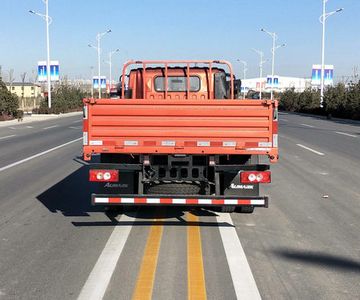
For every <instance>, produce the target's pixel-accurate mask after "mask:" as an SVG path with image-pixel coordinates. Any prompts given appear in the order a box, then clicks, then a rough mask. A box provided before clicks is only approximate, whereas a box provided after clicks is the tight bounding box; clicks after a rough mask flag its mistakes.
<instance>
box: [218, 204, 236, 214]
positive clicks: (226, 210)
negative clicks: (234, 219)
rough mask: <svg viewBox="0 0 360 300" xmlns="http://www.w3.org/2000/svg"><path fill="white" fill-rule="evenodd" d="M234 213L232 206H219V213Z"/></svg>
mask: <svg viewBox="0 0 360 300" xmlns="http://www.w3.org/2000/svg"><path fill="white" fill-rule="evenodd" d="M234 211H235V206H233V205H224V206H221V212H224V213H232V212H234Z"/></svg>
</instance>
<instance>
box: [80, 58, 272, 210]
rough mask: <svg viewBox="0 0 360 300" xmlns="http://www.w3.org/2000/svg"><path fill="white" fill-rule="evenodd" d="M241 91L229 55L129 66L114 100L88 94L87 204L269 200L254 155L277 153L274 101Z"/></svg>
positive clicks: (264, 168) (247, 205)
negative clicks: (90, 186)
mask: <svg viewBox="0 0 360 300" xmlns="http://www.w3.org/2000/svg"><path fill="white" fill-rule="evenodd" d="M239 95H240V81H239V80H236V79H235V77H234V75H233V72H232V68H231V65H230V64H229V63H228V62H226V61H130V62H128V63H126V64H125V65H124V68H123V72H122V76H121V82H120V85H119V96H120V97H119V99H84V126H83V130H84V141H83V144H84V146H83V150H84V159H85V160H87V161H90V174H89V179H90V181H94V182H98V189H97V191H94V193H93V194H92V203H93V205H104V206H114V205H115V206H119V205H120V206H121V205H165V206H175V205H181V206H200V207H203V206H204V207H205V206H207V207H219V208H220V209H221V210H222V211H226V212H233V211H235V210H236V211H238V212H248V213H250V212H253V210H254V207H256V206H258V207H267V206H268V201H269V199H268V197H267V196H260V195H259V185H260V184H262V183H270V182H271V173H270V170H269V169H270V168H269V165H268V164H260V163H259V156H265V157H267V158H268V159H269V161H270V162H276V161H277V159H278V134H277V130H278V113H277V101H270V100H264V101H261V100H246V99H239V98H238V96H239ZM95 155H96V156H97V155H100V159H99V161H98V162H96V163H95V162H94V161H95V160H93V159H92V158H93V157H94V156H95Z"/></svg>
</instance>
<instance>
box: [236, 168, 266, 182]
mask: <svg viewBox="0 0 360 300" xmlns="http://www.w3.org/2000/svg"><path fill="white" fill-rule="evenodd" d="M240 181H241V183H270V182H271V172H270V171H246V172H241V173H240Z"/></svg>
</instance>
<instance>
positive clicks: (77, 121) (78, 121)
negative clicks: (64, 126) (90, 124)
mask: <svg viewBox="0 0 360 300" xmlns="http://www.w3.org/2000/svg"><path fill="white" fill-rule="evenodd" d="M82 121H83V120H76V121H73V123H80V122H82Z"/></svg>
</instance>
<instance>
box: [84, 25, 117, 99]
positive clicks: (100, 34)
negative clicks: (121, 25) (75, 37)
mask: <svg viewBox="0 0 360 300" xmlns="http://www.w3.org/2000/svg"><path fill="white" fill-rule="evenodd" d="M110 32H111V29H109V30H107V31H105V32H102V33H98V34H97V35H96V41H97V47H95V46H93V45H91V44H89V45H88V46H89V47H91V48H94V49H95V50H96V51H97V56H98V80H99V86H98V92H99V99H100V98H101V80H100V76H101V57H100V56H101V47H100V41H101V38H102V37H103V36H104V35H105V34H107V33H110Z"/></svg>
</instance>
